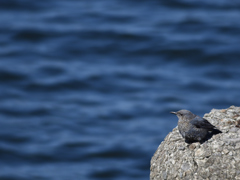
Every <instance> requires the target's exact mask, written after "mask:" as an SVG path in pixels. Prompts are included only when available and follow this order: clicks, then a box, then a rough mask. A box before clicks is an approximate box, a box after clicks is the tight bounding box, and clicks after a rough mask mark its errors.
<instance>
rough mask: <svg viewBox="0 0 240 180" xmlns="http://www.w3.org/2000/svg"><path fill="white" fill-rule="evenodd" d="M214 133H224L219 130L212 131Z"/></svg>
mask: <svg viewBox="0 0 240 180" xmlns="http://www.w3.org/2000/svg"><path fill="white" fill-rule="evenodd" d="M212 133H213V134H219V133H222V131H220V130H218V129H213V130H212Z"/></svg>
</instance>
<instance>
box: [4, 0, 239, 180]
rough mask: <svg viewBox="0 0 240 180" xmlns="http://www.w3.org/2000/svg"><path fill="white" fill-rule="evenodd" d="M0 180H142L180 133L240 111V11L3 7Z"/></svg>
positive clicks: (225, 6)
mask: <svg viewBox="0 0 240 180" xmlns="http://www.w3.org/2000/svg"><path fill="white" fill-rule="evenodd" d="M0 11H1V16H0V24H1V26H0V47H1V48H0V82H1V83H0V169H1V170H0V179H1V180H32V179H36V180H38V179H39V180H40V179H41V180H43V179H44V180H78V179H81V180H82V179H83V180H84V179H86V180H102V179H104V180H108V179H109V180H112V179H114V180H115V179H116V180H126V179H127V180H145V179H149V173H150V169H149V168H150V159H151V156H152V155H153V153H154V152H155V150H156V149H157V147H158V145H159V144H160V143H161V141H162V140H163V139H164V137H165V136H166V135H167V134H168V133H169V132H170V131H171V130H172V128H174V127H176V125H177V118H176V117H174V116H172V115H171V114H169V111H172V110H179V109H189V110H191V111H192V112H194V113H196V114H198V115H201V116H202V115H204V113H207V112H209V111H210V110H211V109H212V108H227V107H229V106H230V105H236V106H239V105H240V101H239V100H240V83H239V82H240V81H239V79H240V2H239V1H227V0H212V1H206V0H201V1H198V0H196V1H190V0H170V1H157V0H150V1H136V0H121V1H120V0H101V1H99V0H91V1H76V0H68V1H63V0H48V1H27V0H8V1H0Z"/></svg>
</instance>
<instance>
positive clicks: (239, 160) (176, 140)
mask: <svg viewBox="0 0 240 180" xmlns="http://www.w3.org/2000/svg"><path fill="white" fill-rule="evenodd" d="M204 118H205V119H207V120H208V121H209V122H210V123H211V124H213V125H214V126H216V127H217V128H218V129H220V130H221V131H222V133H220V134H217V135H214V136H212V138H211V139H209V140H208V141H206V142H204V143H203V144H200V143H198V142H197V143H192V144H190V145H189V144H187V143H185V141H184V139H183V138H182V137H181V135H180V134H179V132H178V129H177V128H174V129H173V131H172V132H170V133H169V134H168V135H167V136H166V138H165V139H164V141H163V142H162V143H161V144H160V145H159V147H158V149H157V151H156V152H155V154H154V155H153V157H152V160H151V168H150V171H151V172H150V179H151V180H162V179H187V180H190V179H191V180H201V179H211V180H214V179H216V180H219V179H239V180H240V128H239V122H240V107H235V106H231V107H229V108H228V109H222V110H217V109H213V110H212V111H211V112H210V113H208V114H205V115H204Z"/></svg>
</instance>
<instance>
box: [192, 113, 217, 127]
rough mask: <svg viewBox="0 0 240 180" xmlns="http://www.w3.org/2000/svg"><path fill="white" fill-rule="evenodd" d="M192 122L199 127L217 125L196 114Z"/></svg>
mask: <svg viewBox="0 0 240 180" xmlns="http://www.w3.org/2000/svg"><path fill="white" fill-rule="evenodd" d="M190 123H191V124H192V125H194V126H196V127H197V128H204V129H214V128H215V126H214V125H212V124H211V123H210V122H208V121H207V120H206V119H204V118H202V117H200V116H196V117H195V118H194V119H192V120H191V121H190Z"/></svg>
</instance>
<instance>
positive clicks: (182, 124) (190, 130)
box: [170, 109, 222, 144]
mask: <svg viewBox="0 0 240 180" xmlns="http://www.w3.org/2000/svg"><path fill="white" fill-rule="evenodd" d="M170 113H172V114H175V115H177V117H178V130H179V132H180V134H181V135H182V137H183V138H184V139H185V142H186V143H188V144H191V143H193V142H200V143H203V142H205V141H206V140H208V139H209V138H211V137H212V135H214V134H219V133H222V131H220V130H218V129H217V128H216V127H215V126H214V125H212V124H211V123H210V122H208V120H206V119H204V118H202V117H200V116H198V115H196V114H193V113H192V112H191V111H188V110H185V109H182V110H179V111H177V112H173V111H172V112H170Z"/></svg>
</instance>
